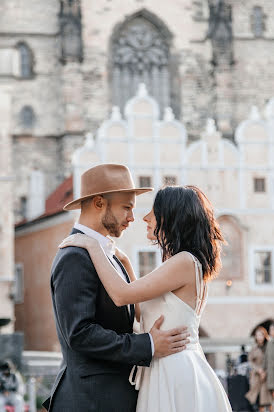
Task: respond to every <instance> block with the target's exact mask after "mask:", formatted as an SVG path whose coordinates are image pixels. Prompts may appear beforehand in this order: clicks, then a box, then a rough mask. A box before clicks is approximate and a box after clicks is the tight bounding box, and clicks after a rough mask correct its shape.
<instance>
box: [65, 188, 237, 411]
mask: <svg viewBox="0 0 274 412" xmlns="http://www.w3.org/2000/svg"><path fill="white" fill-rule="evenodd" d="M144 221H145V222H146V223H147V237H148V239H150V240H152V241H153V242H154V243H157V244H158V245H159V246H160V248H161V251H162V260H163V263H162V265H161V266H160V267H158V268H157V269H155V270H153V271H152V272H151V273H149V274H147V275H146V276H144V277H142V278H141V279H136V278H135V277H134V272H133V269H132V266H131V264H130V261H129V259H128V258H127V256H126V255H124V254H123V253H122V252H121V251H119V250H117V256H118V257H119V258H120V259H121V260H122V263H123V264H124V266H125V267H126V269H127V271H128V272H129V275H131V279H132V280H133V281H132V282H131V283H130V284H128V283H126V282H125V281H124V280H123V279H122V278H121V277H120V276H119V274H118V273H117V272H116V270H115V268H114V267H113V266H112V264H111V263H110V261H109V260H108V258H107V257H106V255H105V253H104V251H103V249H102V248H101V246H100V244H99V243H98V242H97V241H96V240H95V239H92V238H90V237H88V236H86V235H82V234H75V235H71V236H69V237H68V238H66V239H65V240H64V241H63V242H62V243H61V245H60V247H67V246H78V247H82V248H86V249H87V251H88V252H89V254H90V257H91V259H92V261H93V264H94V266H95V269H96V271H97V273H98V275H99V277H100V279H101V281H102V283H103V285H104V287H105V289H106V291H107V292H108V294H109V296H110V297H111V299H112V300H113V302H114V303H115V304H116V305H117V306H123V305H128V304H136V306H137V312H136V313H137V317H138V318H139V320H140V329H141V331H142V332H148V331H149V330H150V328H151V327H152V325H153V323H154V321H155V319H157V317H159V316H160V315H164V322H163V328H164V329H170V328H173V327H176V325H178V324H184V325H186V326H187V327H188V330H189V333H190V338H189V339H190V343H189V344H188V345H187V348H186V350H184V351H182V352H179V353H176V354H173V355H170V356H168V357H165V358H160V359H153V360H152V363H151V366H150V367H149V368H142V367H134V368H133V370H132V372H131V375H130V381H131V383H132V384H135V385H136V389H140V391H139V396H138V402H137V409H136V410H137V412H154V411H157V412H232V409H231V406H230V404H229V401H228V398H227V395H226V393H225V391H224V389H223V387H222V385H221V383H220V381H219V379H218V378H217V376H216V375H215V373H214V371H213V369H212V368H211V367H210V365H209V364H208V362H207V360H206V358H205V356H204V354H203V351H202V349H201V346H200V344H199V336H198V330H199V324H200V319H201V315H202V312H203V310H204V307H205V304H206V301H207V286H208V282H209V281H210V280H212V279H213V278H214V277H216V276H217V275H218V272H219V270H220V266H221V262H220V248H221V246H220V244H221V242H223V241H224V239H223V237H222V234H221V232H220V229H219V226H218V223H217V221H216V219H215V217H214V215H213V210H212V206H211V204H210V202H209V200H208V199H207V197H206V196H205V195H204V194H203V193H202V192H201V190H199V189H198V188H197V187H195V186H184V187H166V188H164V189H161V190H159V191H158V193H157V195H156V198H155V201H154V204H153V208H152V210H151V211H150V213H149V214H148V215H146V216H145V217H144ZM138 303H140V309H139V308H138V305H137V304H138Z"/></svg>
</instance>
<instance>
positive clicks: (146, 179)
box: [139, 176, 151, 187]
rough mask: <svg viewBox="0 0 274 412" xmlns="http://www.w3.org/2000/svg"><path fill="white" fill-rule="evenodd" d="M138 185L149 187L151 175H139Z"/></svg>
mask: <svg viewBox="0 0 274 412" xmlns="http://www.w3.org/2000/svg"><path fill="white" fill-rule="evenodd" d="M139 186H140V187H151V177H150V176H140V177H139Z"/></svg>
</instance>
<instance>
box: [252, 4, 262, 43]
mask: <svg viewBox="0 0 274 412" xmlns="http://www.w3.org/2000/svg"><path fill="white" fill-rule="evenodd" d="M264 18H265V16H264V14H263V9H262V7H260V6H255V7H253V12H252V17H251V27H252V32H253V34H254V36H255V37H262V36H263V34H264V30H265V23H264Z"/></svg>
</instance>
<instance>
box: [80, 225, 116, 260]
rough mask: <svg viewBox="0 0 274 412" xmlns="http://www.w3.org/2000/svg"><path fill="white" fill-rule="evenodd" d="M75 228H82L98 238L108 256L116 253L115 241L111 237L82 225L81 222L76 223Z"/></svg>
mask: <svg viewBox="0 0 274 412" xmlns="http://www.w3.org/2000/svg"><path fill="white" fill-rule="evenodd" d="M74 228H75V229H78V230H81V232H83V233H84V234H85V235H87V236H89V237H92V238H93V239H96V240H97V241H98V242H99V243H100V245H101V246H102V248H103V249H104V251H105V253H106V255H107V256H108V257H112V256H113V255H114V254H115V242H114V240H112V239H111V238H110V237H108V236H104V235H101V233H99V232H96V231H95V230H93V229H91V228H90V227H87V226H85V225H82V224H81V223H75V225H74Z"/></svg>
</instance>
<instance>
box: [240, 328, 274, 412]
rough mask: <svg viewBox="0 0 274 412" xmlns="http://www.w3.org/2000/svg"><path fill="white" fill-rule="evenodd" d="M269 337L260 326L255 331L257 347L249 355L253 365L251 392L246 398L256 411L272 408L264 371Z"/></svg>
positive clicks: (250, 382) (262, 411)
mask: <svg viewBox="0 0 274 412" xmlns="http://www.w3.org/2000/svg"><path fill="white" fill-rule="evenodd" d="M268 341H269V336H268V333H267V331H266V329H265V328H263V327H262V326H259V327H258V328H256V330H255V345H254V346H253V347H252V349H251V351H250V352H249V355H248V361H249V362H250V365H251V372H250V381H249V391H248V392H247V393H246V395H245V396H246V398H247V399H248V400H249V402H250V404H251V405H252V407H253V410H254V411H260V412H264V411H265V412H266V411H269V410H270V408H271V394H270V391H269V390H268V388H267V385H266V372H265V370H264V362H265V351H266V345H267V343H268Z"/></svg>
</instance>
